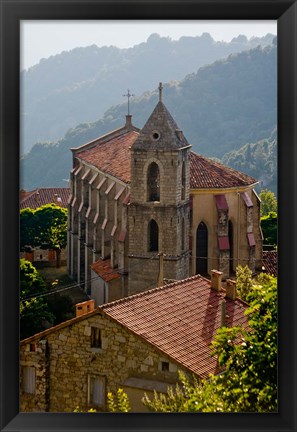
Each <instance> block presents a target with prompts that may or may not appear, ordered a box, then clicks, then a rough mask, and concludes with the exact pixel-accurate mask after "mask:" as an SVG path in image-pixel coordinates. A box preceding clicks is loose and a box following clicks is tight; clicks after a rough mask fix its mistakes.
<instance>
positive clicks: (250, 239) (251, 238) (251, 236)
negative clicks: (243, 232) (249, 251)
mask: <svg viewBox="0 0 297 432" xmlns="http://www.w3.org/2000/svg"><path fill="white" fill-rule="evenodd" d="M247 237H248V242H249V245H250V246H256V240H255V236H254V233H248V234H247Z"/></svg>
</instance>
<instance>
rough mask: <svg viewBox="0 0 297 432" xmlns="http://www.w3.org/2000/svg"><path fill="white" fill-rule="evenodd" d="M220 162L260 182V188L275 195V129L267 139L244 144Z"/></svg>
mask: <svg viewBox="0 0 297 432" xmlns="http://www.w3.org/2000/svg"><path fill="white" fill-rule="evenodd" d="M222 162H223V163H224V164H225V165H228V166H230V167H232V168H235V169H237V170H239V171H243V172H245V173H247V174H249V175H250V176H252V177H255V178H257V180H259V181H260V188H262V189H263V188H267V189H269V190H271V191H273V192H274V193H275V194H277V135H276V129H274V131H273V132H272V134H271V136H270V137H269V138H268V139H264V140H261V141H258V142H256V143H252V144H251V143H249V144H245V145H244V146H243V147H241V148H240V149H239V150H233V151H232V152H230V153H227V154H225V155H224V157H223V158H222Z"/></svg>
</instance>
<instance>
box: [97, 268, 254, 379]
mask: <svg viewBox="0 0 297 432" xmlns="http://www.w3.org/2000/svg"><path fill="white" fill-rule="evenodd" d="M223 298H224V292H221V293H218V292H216V291H215V290H213V289H211V288H210V282H209V281H208V280H207V279H205V278H203V277H201V276H199V275H197V276H193V277H191V278H188V279H185V280H182V281H178V282H175V283H172V284H170V285H166V286H164V287H161V288H155V289H153V290H150V291H146V292H143V293H140V294H136V295H133V296H130V297H126V298H124V299H121V300H117V301H115V302H112V303H109V304H106V305H103V306H101V309H103V311H104V312H105V313H106V314H107V315H109V316H110V317H112V318H113V319H115V320H116V321H118V322H119V323H121V324H122V325H124V326H126V327H127V328H128V329H129V330H131V331H133V332H134V333H136V334H137V335H139V336H141V337H142V338H144V339H145V340H146V341H147V342H149V343H150V344H152V345H154V346H155V347H157V348H158V349H159V350H161V351H162V352H164V353H165V354H167V355H169V356H170V357H171V358H172V359H174V360H175V361H177V362H178V363H179V364H181V365H183V366H184V367H186V368H188V369H189V370H190V371H192V372H194V373H195V374H197V375H198V376H200V377H208V376H209V374H210V373H213V374H215V373H218V372H219V369H218V365H217V360H216V358H214V357H212V356H211V349H210V346H209V345H210V343H211V341H212V340H213V338H214V336H215V332H216V330H217V329H218V328H219V327H220V325H221V302H222V300H223ZM246 308H247V305H246V303H244V302H243V301H241V300H239V299H236V300H235V301H232V300H229V299H226V325H227V326H228V327H231V326H237V325H241V324H242V325H244V326H245V327H247V317H246V316H245V315H244V311H245V309H246Z"/></svg>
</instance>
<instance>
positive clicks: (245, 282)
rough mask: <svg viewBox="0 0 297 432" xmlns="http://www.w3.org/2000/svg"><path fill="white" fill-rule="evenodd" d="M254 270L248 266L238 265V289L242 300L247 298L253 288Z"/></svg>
mask: <svg viewBox="0 0 297 432" xmlns="http://www.w3.org/2000/svg"><path fill="white" fill-rule="evenodd" d="M251 278H252V271H251V270H250V269H249V267H248V266H247V265H246V266H244V267H243V266H240V265H239V266H237V267H236V290H237V293H238V296H239V297H240V298H241V299H242V300H246V299H247V296H248V294H249V292H250V291H251V290H252V288H253V281H252V279H251Z"/></svg>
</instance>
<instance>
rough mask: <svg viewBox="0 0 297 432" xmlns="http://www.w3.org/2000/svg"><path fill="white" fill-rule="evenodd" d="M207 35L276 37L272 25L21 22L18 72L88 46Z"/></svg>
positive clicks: (129, 44) (225, 38)
mask: <svg viewBox="0 0 297 432" xmlns="http://www.w3.org/2000/svg"><path fill="white" fill-rule="evenodd" d="M204 32H208V33H210V34H211V36H212V37H213V38H214V39H215V40H217V41H222V40H223V41H226V42H229V41H230V40H231V39H232V38H233V37H235V36H238V35H239V34H244V35H246V36H247V37H248V38H250V37H252V36H264V35H266V34H267V33H272V34H276V32H277V22H276V21H268V20H266V21H238V20H237V21H178V20H176V21H169V20H168V21H21V70H22V69H28V68H29V67H30V66H33V65H35V64H37V63H39V61H40V60H41V59H42V58H48V57H50V56H51V55H55V54H59V53H60V52H62V51H69V50H71V49H73V48H76V47H84V46H89V45H93V44H95V45H98V46H99V47H100V46H103V45H108V46H109V45H114V46H117V47H119V48H129V47H132V46H134V45H137V44H139V43H141V42H145V41H146V40H147V38H148V37H149V36H150V35H151V34H152V33H159V34H160V36H165V37H167V36H169V37H170V38H171V39H173V40H178V39H179V38H180V37H181V36H200V35H201V34H202V33H204Z"/></svg>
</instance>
